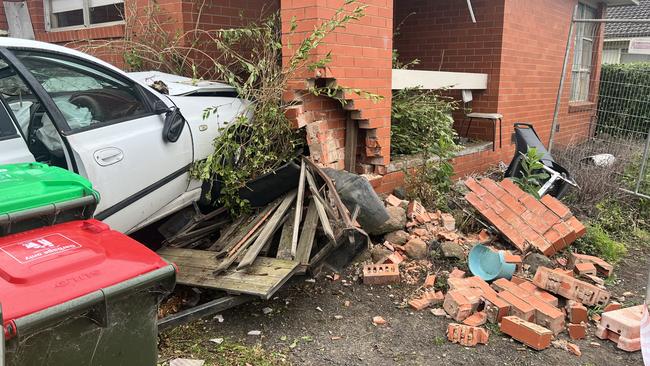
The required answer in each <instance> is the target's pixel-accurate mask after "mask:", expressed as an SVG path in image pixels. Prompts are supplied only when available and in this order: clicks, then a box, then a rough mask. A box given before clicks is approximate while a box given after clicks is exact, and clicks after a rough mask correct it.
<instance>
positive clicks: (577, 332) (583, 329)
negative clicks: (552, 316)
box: [567, 323, 587, 339]
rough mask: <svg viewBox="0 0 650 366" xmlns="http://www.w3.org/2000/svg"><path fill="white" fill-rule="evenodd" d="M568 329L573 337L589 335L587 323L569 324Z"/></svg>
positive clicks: (582, 337)
mask: <svg viewBox="0 0 650 366" xmlns="http://www.w3.org/2000/svg"><path fill="white" fill-rule="evenodd" d="M567 330H568V331H569V337H571V339H584V338H585V337H586V336H587V326H586V325H585V323H580V324H569V325H568V326H567Z"/></svg>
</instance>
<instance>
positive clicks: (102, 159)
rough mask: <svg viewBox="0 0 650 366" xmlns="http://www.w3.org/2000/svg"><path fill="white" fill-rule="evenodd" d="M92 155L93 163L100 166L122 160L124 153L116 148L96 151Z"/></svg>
mask: <svg viewBox="0 0 650 366" xmlns="http://www.w3.org/2000/svg"><path fill="white" fill-rule="evenodd" d="M94 155H95V161H96V162H97V164H99V165H100V166H108V165H112V164H115V163H117V162H119V161H121V160H122V159H124V153H123V152H122V150H120V149H118V148H116V147H107V148H105V149H100V150H97V151H95V154H94Z"/></svg>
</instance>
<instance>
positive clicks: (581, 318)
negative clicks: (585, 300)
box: [567, 300, 589, 324]
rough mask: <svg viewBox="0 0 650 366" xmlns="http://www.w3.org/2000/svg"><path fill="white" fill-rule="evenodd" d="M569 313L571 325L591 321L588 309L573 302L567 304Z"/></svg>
mask: <svg viewBox="0 0 650 366" xmlns="http://www.w3.org/2000/svg"><path fill="white" fill-rule="evenodd" d="M567 313H568V315H569V322H570V323H571V324H580V323H583V322H585V323H586V322H587V321H588V320H589V311H588V310H587V308H586V307H585V306H584V305H582V304H580V303H578V302H576V301H573V300H569V301H568V302H567Z"/></svg>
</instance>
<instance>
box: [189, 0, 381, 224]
mask: <svg viewBox="0 0 650 366" xmlns="http://www.w3.org/2000/svg"><path fill="white" fill-rule="evenodd" d="M355 2H356V0H347V1H346V2H345V5H346V6H347V5H351V4H353V3H355ZM364 9H365V6H357V7H354V8H353V9H352V10H350V11H347V10H345V9H344V8H340V9H338V10H337V11H336V12H335V13H334V15H333V16H332V18H330V19H327V20H325V21H324V22H322V23H321V24H319V25H318V26H316V27H315V28H314V30H313V31H312V32H311V33H309V34H308V35H307V36H306V37H305V38H304V39H303V40H302V41H301V42H299V43H298V44H297V45H293V47H292V48H291V49H293V50H294V51H293V54H292V55H291V56H290V57H289V58H288V59H287V60H286V61H285V63H284V66H283V65H282V62H281V60H282V59H283V48H285V47H289V45H283V44H282V42H281V40H282V27H281V19H280V15H279V14H275V15H273V16H271V17H269V18H267V19H265V20H263V21H261V22H259V23H253V24H250V25H248V26H246V27H244V28H237V29H224V30H218V31H215V32H214V34H213V35H212V39H213V42H214V46H215V47H216V49H217V51H219V53H220V54H221V55H222V56H221V58H220V60H219V62H215V63H214V68H215V70H216V72H217V74H218V76H219V78H220V79H221V80H224V81H225V82H227V83H228V84H230V85H231V86H233V87H234V88H235V89H236V90H237V92H238V94H239V96H240V97H241V98H243V99H245V100H248V101H250V103H249V104H247V106H246V108H245V109H243V110H242V111H241V112H240V114H239V116H238V118H236V119H235V120H234V121H233V122H232V123H230V124H229V125H227V126H225V127H223V128H222V131H221V134H220V135H219V136H218V137H217V138H215V140H214V142H213V145H214V152H213V153H212V154H211V155H210V156H209V157H208V158H207V159H205V160H204V161H201V162H198V163H197V164H195V165H194V167H193V169H192V176H193V177H194V178H198V179H201V180H204V181H210V182H212V181H213V180H214V179H218V180H219V181H220V183H221V187H222V188H221V194H220V197H219V203H221V204H223V205H224V206H225V207H227V208H228V209H229V210H230V211H231V213H233V214H234V215H236V214H238V213H240V212H242V211H245V210H247V208H248V202H247V201H246V200H244V199H242V198H240V197H239V191H240V190H241V189H242V188H244V187H245V186H246V183H247V182H249V181H250V180H251V179H254V178H256V177H259V176H261V175H264V174H267V173H269V172H271V171H273V170H274V169H276V168H278V167H279V166H281V165H283V164H285V163H286V162H287V161H289V160H291V159H292V158H294V157H295V154H296V150H297V147H298V146H299V145H300V144H301V142H302V139H301V138H300V137H299V136H298V135H297V133H296V131H294V130H292V128H291V125H290V122H289V120H288V119H287V117H286V116H285V113H284V112H285V109H286V108H287V107H289V106H290V104H287V103H286V102H284V101H283V97H282V96H283V93H284V91H286V90H287V85H288V82H289V81H290V80H291V79H292V78H293V77H294V75H295V74H296V72H297V71H299V70H301V69H304V68H307V69H312V70H315V69H317V68H322V67H324V66H326V65H327V64H328V63H329V62H330V61H331V59H332V57H331V54H330V53H327V54H326V55H325V56H324V57H321V58H315V57H312V51H313V50H315V49H316V48H317V47H318V46H320V45H321V44H322V43H323V40H324V38H325V37H326V36H327V35H328V34H329V33H331V32H332V31H334V30H336V29H339V28H344V27H345V26H346V24H348V23H349V22H351V21H356V20H358V19H360V18H361V17H362V16H364ZM296 28H297V23H296V22H295V19H292V21H291V24H290V31H289V32H290V33H291V34H289V37H288V38H289V39H291V38H293V37H291V35H292V34H293V32H295V30H296ZM308 92H309V93H311V94H313V95H316V96H327V97H332V98H335V99H337V100H341V99H343V96H344V95H345V93H355V94H358V95H362V96H364V97H366V98H369V99H371V100H379V99H381V97H380V96H376V95H374V94H371V93H366V92H364V91H362V90H358V89H351V88H346V87H342V86H331V85H328V86H326V87H314V88H311V89H309V91H308ZM220 107H221V106H214V107H211V108H207V109H206V110H205V111H204V113H203V117H204V119H207V118H210V117H211V116H212V115H215V114H217V115H218V114H219V108H220ZM226 107H227V108H230V106H229V105H228V106H226Z"/></svg>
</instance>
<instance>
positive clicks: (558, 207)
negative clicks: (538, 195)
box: [540, 194, 573, 220]
mask: <svg viewBox="0 0 650 366" xmlns="http://www.w3.org/2000/svg"><path fill="white" fill-rule="evenodd" d="M540 202H542V203H543V204H544V206H546V207H548V208H549V209H550V210H551V211H553V213H554V214H556V215H557V216H559V217H560V218H561V219H562V220H567V219H568V218H570V217H571V216H573V214H572V213H571V210H569V208H568V207H566V206H565V205H564V204H563V203H562V202H560V201H559V200H558V199H557V198H555V197H553V196H551V195H549V194H547V195H544V196H543V197H542V199H541V200H540Z"/></svg>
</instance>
